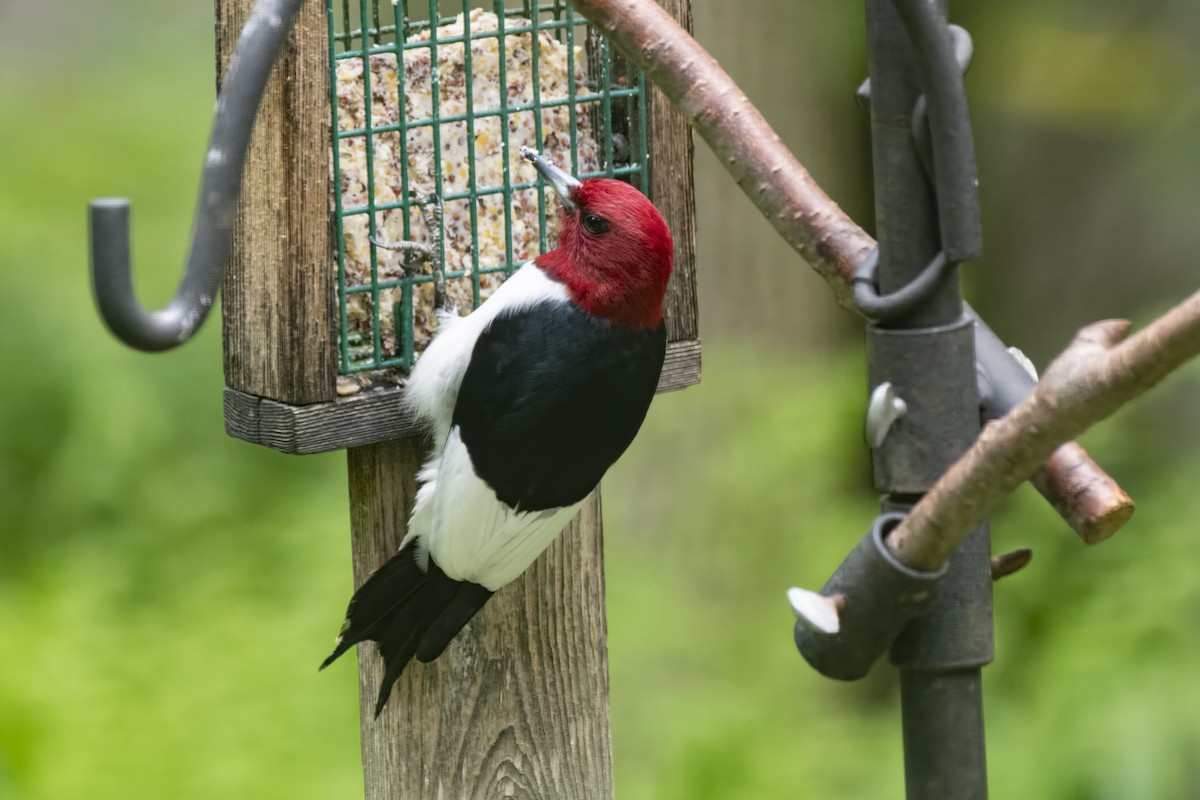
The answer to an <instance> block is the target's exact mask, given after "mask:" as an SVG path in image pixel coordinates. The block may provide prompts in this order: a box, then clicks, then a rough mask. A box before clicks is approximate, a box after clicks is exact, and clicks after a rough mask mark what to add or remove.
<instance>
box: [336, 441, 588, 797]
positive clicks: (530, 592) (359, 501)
mask: <svg viewBox="0 0 1200 800" xmlns="http://www.w3.org/2000/svg"><path fill="white" fill-rule="evenodd" d="M426 451H427V445H426V443H424V442H422V441H420V440H418V439H404V440H400V441H395V442H385V443H382V444H377V445H368V446H365V447H359V448H355V449H353V450H351V451H350V455H349V463H350V515H351V525H352V531H353V542H354V574H355V580H356V582H359V583H361V582H362V581H363V580H365V579H366V577H367V575H369V574H370V572H371V571H372V570H373V569H375V568H376V567H377V566H378V565H379V564H381V563H382V562H383V561H384V560H385V559H387V558H388V557H390V556H391V555H392V554H394V553H395V552H396V550H397V547H398V545H399V543H400V539H401V538H403V536H404V527H405V522H406V521H407V519H408V513H409V511H410V510H411V508H412V502H413V498H414V489H415V483H414V477H413V476H414V475H415V473H416V469H417V467H418V465H419V463H420V460H421V458H422V457H423V455H424V453H425V452H426ZM602 559H603V549H602V545H601V526H600V498H599V495H598V494H593V495H592V496H591V497H590V498H589V499H588V500H587V501H586V502H585V504H584V507H583V510H582V511H581V512H580V514H579V516H578V517H576V519H575V520H574V521H573V522H572V523H571V525H570V526H569V527H568V528H567V529H566V530H565V531H564V532H563V534H562V536H560V537H559V538H558V540H557V541H556V542H555V543H554V544H553V545H552V546H551V547H550V549H549V550H547V551H546V553H544V554H543V555H542V557H541V558H539V559H538V560H537V562H536V563H535V564H534V565H533V566H532V567H531V568H530V569H529V570H528V571H527V572H526V573H525V574H524V575H523V576H521V577H520V578H518V579H517V580H516V581H514V582H513V583H511V584H509V585H508V586H506V587H504V588H503V589H501V590H500V591H499V592H497V593H496V595H495V596H494V597H493V598H492V599H491V600H490V601H489V602H488V604H487V605H486V606H485V607H484V610H483V611H482V612H480V613H479V614H478V615H477V616H476V617H475V619H474V620H473V621H472V622H471V623H470V625H469V626H468V627H467V629H466V630H464V631H463V632H462V633H461V634H459V637H458V638H457V639H456V640H455V641H454V643H453V644H451V645H450V647H449V649H447V650H446V652H445V653H443V654H442V656H441V657H440V658H438V659H437V660H436V661H434V662H433V663H431V664H418V663H415V662H414V663H413V664H412V665H411V666H409V668H408V669H407V670H406V671H405V674H404V677H403V678H401V680H400V682H399V683H398V684H397V686H396V689H395V691H394V692H393V697H392V699H391V701H390V702H389V703H388V705H387V707H386V708H385V709H384V711H383V714H382V715H380V717H379V718H378V719H375V718H374V716H373V706H374V702H375V701H374V698H375V695H376V693H377V692H378V689H379V680H380V677H381V675H382V659H380V658H379V657H378V655H377V654H376V653H375V647H374V645H365V646H361V647H360V650H359V664H360V672H359V687H360V697H361V701H360V705H361V710H362V753H363V769H364V772H365V785H366V796H367V800H385V799H386V800H394V799H395V798H404V799H405V800H409V799H410V798H411V800H423V799H424V798H429V800H433V799H434V798H456V800H457V799H459V798H461V800H494V799H495V798H499V797H522V798H530V799H531V800H532V799H533V798H545V799H546V800H550V799H551V798H554V799H555V800H561V799H562V798H587V800H593V798H595V799H596V800H602V798H610V797H612V750H611V746H610V740H609V720H608V653H607V650H606V648H605V636H606V630H605V617H604V579H603V565H602Z"/></svg>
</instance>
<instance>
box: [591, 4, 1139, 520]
mask: <svg viewBox="0 0 1200 800" xmlns="http://www.w3.org/2000/svg"><path fill="white" fill-rule="evenodd" d="M572 4H573V5H574V6H575V8H576V10H578V11H579V12H580V13H581V14H582V15H583V16H585V17H586V18H587V19H588V20H589V21H590V22H591V23H592V24H593V25H595V26H596V27H597V28H599V29H600V30H601V31H603V32H604V34H605V35H606V36H607V37H608V38H609V39H611V40H612V41H613V42H614V43H615V44H616V45H617V47H619V48H620V49H621V50H622V51H623V52H624V53H625V55H626V56H628V57H629V58H630V59H631V60H632V61H634V62H635V63H636V64H637V65H638V66H639V67H640V68H641V69H642V70H643V71H644V72H645V73H646V76H647V77H648V78H649V79H650V80H651V81H653V82H654V83H655V84H656V85H657V86H658V88H659V89H661V90H662V91H663V93H664V94H666V96H667V97H668V98H669V99H670V100H671V102H672V103H674V104H675V105H676V106H677V107H678V108H679V109H680V110H681V111H682V112H683V114H684V115H685V116H686V118H687V120H688V122H689V124H691V126H692V127H693V128H694V129H695V130H696V132H697V133H699V134H700V136H701V138H703V139H704V141H705V142H706V143H707V144H708V146H709V147H710V148H711V149H712V151H713V153H715V154H716V156H717V157H718V158H719V159H720V161H721V164H722V165H724V167H725V169H726V170H728V172H729V174H730V175H732V176H733V179H734V180H735V181H736V182H737V184H738V186H740V187H741V189H742V191H743V192H745V193H746V196H747V197H749V198H750V200H751V202H753V203H754V205H755V207H757V208H758V210H759V211H760V212H761V213H762V215H763V216H764V217H765V218H766V219H767V220H768V221H769V222H770V223H771V225H772V226H773V227H774V228H775V230H776V231H778V232H779V234H780V235H781V236H782V237H783V238H784V240H785V241H787V243H788V244H790V245H791V246H792V247H793V248H794V249H795V250H796V252H798V253H799V254H800V255H801V256H802V257H803V258H804V259H805V261H807V262H808V263H809V264H810V265H811V266H812V267H813V268H814V269H815V270H816V271H817V272H818V273H819V274H820V275H821V277H823V278H824V279H825V281H826V282H827V283H828V284H829V286H830V288H831V289H832V290H833V293H834V296H835V297H836V298H837V301H838V303H839V304H841V305H842V306H843V307H844V308H847V309H849V310H852V311H854V310H855V308H854V305H853V303H852V302H851V289H850V279H851V278H852V277H853V275H854V272H855V270H857V268H858V266H859V265H860V264H861V263H862V261H863V259H865V258H866V256H867V254H868V253H870V252H871V250H872V249H874V247H875V240H874V239H872V238H871V236H870V235H869V234H868V233H867V232H866V231H864V230H863V229H862V228H861V227H859V226H858V225H857V224H855V222H854V221H853V220H852V219H850V217H848V216H847V215H846V214H845V212H843V211H842V210H841V208H839V207H838V205H837V204H836V203H835V202H833V200H832V199H830V197H829V196H828V195H827V194H825V192H824V191H823V190H822V189H821V187H820V186H818V185H817V183H816V182H815V181H814V180H813V179H812V176H810V175H809V174H808V171H807V170H805V169H804V167H803V166H802V165H801V164H800V162H799V161H797V160H796V157H795V156H794V155H792V153H791V152H790V151H789V150H788V149H787V147H785V146H784V144H783V142H782V141H781V140H780V138H779V136H778V135H777V134H776V133H775V131H774V130H772V128H771V126H770V125H769V124H768V123H767V121H766V119H764V118H763V116H762V114H760V113H759V111H758V109H757V108H755V107H754V105H753V104H752V103H751V102H750V100H749V99H748V98H747V97H746V96H745V94H743V93H742V91H741V90H740V89H739V88H738V87H737V84H735V83H734V82H733V80H732V79H731V78H730V77H729V76H728V75H727V74H726V73H725V71H724V70H723V69H721V66H720V65H719V64H718V63H717V61H716V59H714V58H713V57H712V56H711V55H709V53H708V52H707V51H706V50H705V49H704V48H703V47H701V46H700V45H699V43H697V42H696V41H695V40H694V39H693V38H692V37H691V36H690V35H689V34H688V33H687V31H685V30H684V29H683V28H681V27H680V26H679V25H678V23H676V22H675V20H674V19H673V18H671V16H670V15H669V14H667V13H666V12H665V11H663V10H662V9H661V8H660V7H659V6H658V5H657V4H656V3H653V2H649V1H648V0H572ZM968 313H971V312H970V311H969V309H968ZM976 324H977V325H979V326H983V323H982V322H981V321H979V320H978V319H977V320H976ZM983 328H984V330H985V332H986V333H985V337H986V336H991V339H995V337H994V335H991V333H990V331H987V330H986V326H983ZM978 338H979V337H977V339H978ZM991 344H994V345H995V346H998V347H1001V348H1002V347H1003V345H1001V344H1000V343H999V340H996V341H995V342H993V343H991ZM1047 455H1048V456H1049V459H1048V460H1047V461H1046V463H1045V466H1044V467H1042V468H1041V469H1040V470H1039V471H1038V472H1037V474H1036V475H1035V476H1034V478H1033V483H1034V486H1035V487H1036V488H1037V489H1038V491H1040V492H1041V493H1042V494H1043V495H1045V496H1046V498H1047V499H1048V500H1049V501H1050V502H1051V504H1052V505H1053V506H1054V507H1055V508H1056V509H1057V510H1058V512H1059V513H1060V514H1062V516H1063V518H1064V519H1065V520H1066V521H1067V523H1068V524H1069V525H1070V526H1071V527H1072V528H1073V529H1074V530H1075V531H1076V533H1078V534H1079V536H1080V538H1082V539H1083V540H1084V541H1085V542H1087V543H1089V544H1091V543H1094V542H1098V541H1102V540H1104V539H1106V538H1108V537H1109V536H1111V535H1112V534H1113V533H1115V532H1116V531H1117V530H1118V529H1119V528H1120V527H1121V526H1122V525H1124V524H1125V522H1126V521H1127V520H1128V519H1129V517H1130V515H1131V514H1132V513H1133V501H1132V500H1130V499H1129V496H1128V495H1126V494H1125V492H1124V491H1122V490H1121V488H1120V487H1119V486H1118V485H1117V484H1116V482H1115V481H1114V480H1113V479H1112V478H1111V477H1109V476H1108V475H1107V474H1106V473H1105V472H1104V471H1103V470H1102V469H1101V468H1100V467H1099V466H1098V465H1097V464H1096V463H1095V462H1093V461H1092V460H1091V459H1090V458H1089V457H1088V455H1087V453H1086V452H1085V451H1084V450H1083V448H1081V447H1079V445H1077V444H1074V443H1073V442H1069V443H1067V444H1064V445H1063V446H1062V447H1061V448H1059V449H1058V450H1057V451H1055V452H1054V453H1053V454H1049V453H1048V454H1047Z"/></svg>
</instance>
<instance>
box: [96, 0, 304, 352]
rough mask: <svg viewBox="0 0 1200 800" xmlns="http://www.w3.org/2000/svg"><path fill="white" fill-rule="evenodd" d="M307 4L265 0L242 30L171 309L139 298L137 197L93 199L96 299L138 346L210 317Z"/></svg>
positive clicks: (173, 336)
mask: <svg viewBox="0 0 1200 800" xmlns="http://www.w3.org/2000/svg"><path fill="white" fill-rule="evenodd" d="M302 3H303V0H258V2H257V3H256V4H255V5H254V10H253V11H252V12H251V14H250V19H249V20H247V22H246V25H245V26H244V27H243V28H242V33H241V36H239V37H238V42H237V48H236V50H235V51H234V54H233V58H232V59H230V62H229V69H228V71H227V72H226V73H225V79H224V81H223V83H222V88H221V92H220V95H219V96H218V97H217V107H216V115H215V118H214V119H213V128H212V135H211V136H210V137H209V141H208V153H207V155H206V156H205V159H204V174H203V178H202V180H201V183H200V197H199V199H198V200H197V202H196V218H195V221H194V222H193V223H192V242H191V247H190V249H189V251H188V257H187V264H186V266H185V267H184V272H183V278H182V280H180V282H179V289H178V290H176V292H175V297H174V298H172V299H171V302H170V303H168V304H167V305H166V307H165V308H162V309H159V310H157V311H146V310H145V309H143V308H142V307H141V306H140V305H138V301H137V298H136V297H134V293H133V280H132V277H131V274H130V272H131V270H130V257H129V201H128V200H126V199H124V198H106V199H101V200H93V201H92V202H91V203H90V204H89V205H88V212H89V213H88V222H89V234H90V240H91V261H92V288H93V291H94V292H95V294H96V304H97V305H98V306H99V309H100V316H101V317H103V319H104V322H105V323H106V324H107V325H108V327H109V329H111V330H112V332H113V333H114V334H115V335H116V336H117V338H118V339H120V340H121V341H122V342H124V343H125V344H127V345H129V346H130V347H134V348H137V349H138V350H146V351H149V352H158V351H162V350H169V349H171V348H172V347H176V346H178V345H180V344H183V343H184V342H186V341H187V340H188V339H190V338H191V337H192V335H193V334H194V333H195V332H196V330H197V329H198V328H199V327H200V324H201V323H202V322H204V319H205V317H207V316H208V312H209V310H210V309H211V308H212V304H213V300H214V299H215V297H216V294H217V290H218V288H219V287H220V285H221V279H222V277H223V276H224V273H225V265H226V263H228V261H229V246H230V240H231V238H232V235H233V223H234V215H235V209H236V207H237V202H238V197H239V195H240V194H241V183H242V167H243V166H244V164H245V161H246V150H247V148H248V147H249V144H250V131H251V129H252V128H253V125H254V117H255V115H256V114H257V113H258V106H259V103H260V102H261V100H262V96H263V92H264V91H265V90H266V86H267V78H268V77H269V76H270V74H271V68H272V67H273V66H274V64H275V60H276V58H277V57H278V55H279V51H280V50H281V49H282V47H283V42H284V40H285V39H286V38H287V35H288V32H289V31H291V29H292V24H293V23H294V22H295V21H296V15H297V13H298V12H299V10H300V5H301V4H302Z"/></svg>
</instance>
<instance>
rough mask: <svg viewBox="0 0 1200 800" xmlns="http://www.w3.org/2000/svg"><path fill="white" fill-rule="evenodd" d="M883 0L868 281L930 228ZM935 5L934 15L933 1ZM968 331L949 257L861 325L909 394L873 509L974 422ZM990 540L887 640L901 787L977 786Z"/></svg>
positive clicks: (944, 791)
mask: <svg viewBox="0 0 1200 800" xmlns="http://www.w3.org/2000/svg"><path fill="white" fill-rule="evenodd" d="M894 3H895V0H867V3H866V9H867V46H868V55H869V60H870V80H871V88H870V100H871V132H872V149H873V160H874V170H875V212H876V235H877V238H878V240H879V248H880V249H879V265H878V282H879V286H878V290H879V292H880V293H881V294H887V293H890V292H894V291H896V290H898V289H901V288H903V287H905V286H907V285H908V284H909V283H910V282H911V281H912V280H913V279H914V278H916V277H917V275H919V274H920V273H921V272H922V271H923V270H924V269H925V267H926V265H928V264H930V262H931V261H932V260H933V259H934V257H935V256H936V255H937V254H938V253H939V251H940V250H941V249H942V238H943V237H942V234H941V232H940V230H939V216H938V205H937V196H936V193H935V190H934V188H933V187H934V181H932V180H931V179H930V176H927V174H926V172H925V169H924V168H923V166H922V162H921V159H920V156H919V154H918V150H917V148H916V147H915V146H914V138H913V128H912V118H913V114H914V107H915V106H916V104H917V100H918V98H919V97H920V96H921V94H922V93H923V91H924V87H923V86H922V84H921V78H920V73H919V69H918V65H917V53H916V50H915V49H914V47H913V45H912V44H911V41H910V37H909V33H908V31H907V30H906V28H905V26H904V24H903V21H902V19H901V16H900V15H899V14H898V13H897V10H896V7H895V5H894ZM936 5H937V8H938V10H939V11H940V12H941V14H942V15H943V17H944V15H945V13H946V6H945V2H943V1H942V0H939V1H938V2H937V4H936ZM968 134H969V129H968ZM935 146H936V145H935ZM972 169H973V165H972ZM885 325H886V326H885ZM972 337H973V333H972V328H971V323H970V321H969V320H967V319H966V317H964V314H963V303H962V296H961V293H960V291H959V286H958V274H957V270H956V269H951V270H950V272H949V274H948V277H947V278H946V279H944V280H942V281H941V282H940V283H939V285H938V286H937V288H936V289H935V290H934V291H933V292H932V293H931V294H930V295H929V297H928V299H927V300H926V301H925V302H924V303H922V304H921V305H919V306H918V307H917V308H915V309H914V310H912V311H911V312H908V313H906V314H904V315H903V316H900V317H898V318H896V319H893V320H890V321H888V322H887V323H886V324H882V323H881V324H878V325H872V326H870V327H869V328H868V357H869V363H870V366H869V370H870V382H871V386H872V388H874V387H876V386H879V385H880V384H881V383H883V382H884V381H887V382H890V383H891V384H892V385H893V386H894V387H895V390H896V392H897V393H898V395H899V396H900V398H901V399H903V400H904V401H905V403H906V405H907V407H908V413H907V415H906V416H905V419H904V424H903V425H900V426H897V427H896V429H895V430H894V431H892V433H891V434H889V435H888V437H887V439H886V440H885V441H884V442H883V443H882V445H881V446H880V447H878V448H877V449H876V450H875V452H874V460H875V465H874V467H875V481H876V486H877V488H879V489H880V490H881V491H883V492H884V493H885V497H884V499H883V509H884V511H897V510H899V511H906V510H907V509H908V508H910V507H911V505H912V503H913V502H914V501H915V500H916V498H917V497H919V495H920V494H922V493H923V492H925V491H926V490H928V489H929V488H930V486H931V485H932V484H933V482H934V481H935V480H936V478H937V476H938V475H940V474H941V473H942V472H943V471H944V470H945V469H946V468H947V467H949V466H950V464H952V463H953V462H954V460H955V459H957V458H958V456H960V455H961V454H962V453H963V452H964V451H965V450H966V448H967V447H968V446H969V445H970V443H971V442H972V441H973V440H974V438H975V436H976V435H977V434H978V430H979V398H978V393H977V390H976V378H975V366H974V347H973V341H972ZM989 551H990V547H989V542H988V531H987V527H986V525H985V526H982V527H981V529H980V530H979V531H977V532H976V533H975V534H974V535H973V536H972V538H971V539H970V540H969V541H968V543H967V544H966V545H964V547H963V548H962V549H961V550H960V552H959V553H957V554H956V555H955V557H954V559H953V560H952V561H951V563H950V567H949V571H948V573H947V575H946V577H945V578H944V579H943V580H942V581H941V583H940V585H939V587H938V590H937V594H936V596H935V598H934V600H933V603H932V604H931V607H930V609H929V611H928V612H927V613H925V614H923V615H922V616H920V617H917V618H916V619H914V620H913V621H912V622H911V623H909V625H908V626H907V627H906V628H905V630H904V632H903V633H902V634H901V636H900V638H899V639H898V640H897V641H896V643H895V645H894V647H893V650H892V660H893V662H894V663H895V664H896V665H897V666H898V667H899V669H900V685H901V702H902V713H903V731H904V761H905V774H906V785H907V797H908V798H909V800H933V799H934V798H937V799H938V800H944V798H955V800H963V799H964V798H965V799H970V800H978V799H981V798H986V797H987V770H986V760H985V754H984V731H983V702H982V693H981V688H982V678H981V671H980V668H981V667H982V666H983V665H984V664H986V663H988V662H990V661H991V659H992V625H991V621H992V620H991V613H992V608H991V582H990V573H989Z"/></svg>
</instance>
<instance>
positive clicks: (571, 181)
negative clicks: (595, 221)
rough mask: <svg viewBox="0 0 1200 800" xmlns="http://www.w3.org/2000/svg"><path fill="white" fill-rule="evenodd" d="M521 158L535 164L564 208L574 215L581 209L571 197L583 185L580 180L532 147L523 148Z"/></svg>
mask: <svg viewBox="0 0 1200 800" xmlns="http://www.w3.org/2000/svg"><path fill="white" fill-rule="evenodd" d="M521 157H522V158H524V159H525V160H526V161H528V162H529V163H531V164H533V166H534V167H536V168H537V171H538V172H540V173H541V174H542V177H543V178H545V179H546V182H547V183H549V184H550V185H551V186H553V187H554V192H555V194H557V195H558V199H559V201H560V202H561V203H562V205H563V208H565V209H566V210H567V211H569V212H570V213H572V214H574V213H575V212H576V211H577V210H578V209H579V206H578V205H577V204H576V203H575V199H574V198H573V197H572V196H571V195H572V194H573V193H574V192H575V190H576V189H578V188H579V187H580V186H582V185H583V184H582V183H580V182H579V179H578V178H576V177H575V176H574V175H571V174H570V173H569V172H566V171H564V170H562V169H559V168H558V167H557V166H555V165H554V164H552V163H551V162H549V161H547V160H546V158H545V157H544V156H542V154H541V153H539V152H538V151H537V150H534V149H533V148H532V147H522V148H521Z"/></svg>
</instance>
